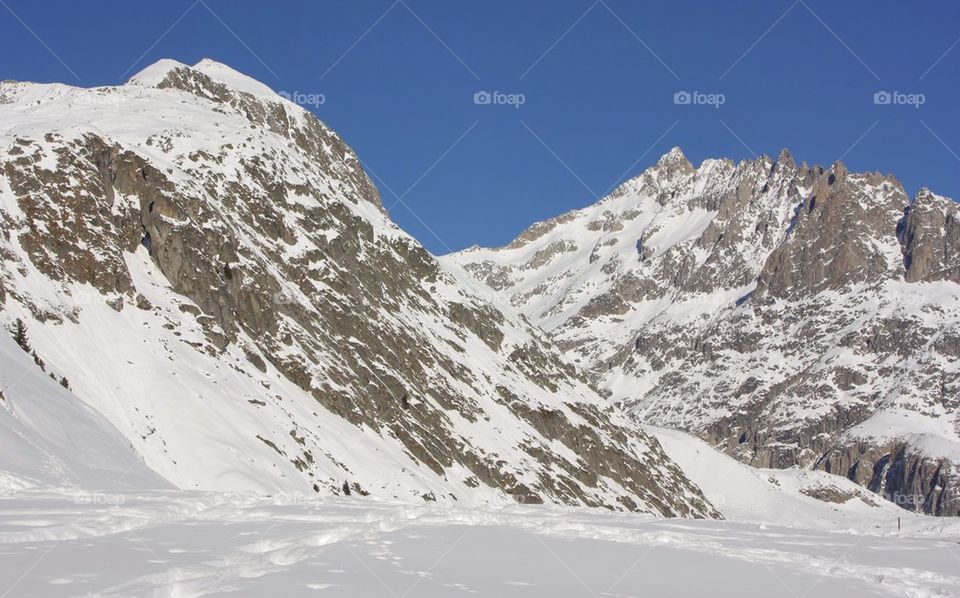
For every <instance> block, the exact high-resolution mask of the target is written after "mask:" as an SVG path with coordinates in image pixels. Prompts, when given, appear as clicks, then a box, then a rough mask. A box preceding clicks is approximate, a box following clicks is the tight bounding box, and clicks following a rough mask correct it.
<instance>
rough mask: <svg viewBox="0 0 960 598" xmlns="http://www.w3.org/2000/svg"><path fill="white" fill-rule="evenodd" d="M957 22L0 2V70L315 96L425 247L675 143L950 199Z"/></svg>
mask: <svg viewBox="0 0 960 598" xmlns="http://www.w3.org/2000/svg"><path fill="white" fill-rule="evenodd" d="M388 9H389V10H388ZM574 23H576V24H575V25H574ZM958 25H960V3H957V2H943V1H916V2H904V1H893V0H879V1H866V0H853V1H849V2H830V1H825V0H803V1H797V2H794V1H793V0H769V1H758V0H743V1H737V2H691V1H687V0H670V1H659V0H657V1H653V0H651V1H639V0H603V1H602V2H594V0H486V1H483V2H479V1H477V2H464V1H454V0H402V1H399V0H397V1H395V0H355V1H351V2H345V1H343V0H320V1H316V2H253V1H245V0H202V1H195V0H185V1H181V0H171V1H165V2H147V1H143V0H138V1H131V0H127V1H119V0H109V1H100V2H76V1H73V0H70V1H66V0H64V1H38V0H2V5H0V79H16V80H30V81H62V82H66V83H73V84H78V85H83V86H97V85H112V84H118V83H121V82H122V81H124V80H125V79H126V78H127V77H128V76H129V75H131V74H133V73H135V72H136V71H138V70H140V69H141V68H143V67H145V66H147V65H148V64H150V63H152V62H153V61H155V60H157V59H159V58H163V57H170V58H175V59H177V60H180V61H182V62H186V63H189V64H192V63H195V62H197V61H198V60H199V59H201V58H203V57H211V58H213V59H215V60H219V61H221V62H224V63H227V64H229V65H230V66H232V67H234V68H236V69H237V70H240V71H242V72H246V73H247V74H250V75H251V76H253V77H255V78H257V79H259V80H261V81H263V82H264V83H266V84H267V85H269V86H271V87H272V88H274V89H276V90H282V91H287V92H301V93H306V94H323V95H324V96H325V99H326V101H325V103H323V104H322V105H320V106H317V107H313V110H314V112H315V113H316V114H317V115H318V116H319V117H320V118H321V119H322V120H324V121H325V122H326V123H327V124H329V125H330V126H331V127H333V128H334V129H335V130H336V131H338V132H339V133H340V134H341V135H342V136H343V137H344V138H345V139H346V140H347V142H348V143H349V144H350V145H351V146H353V147H354V149H355V150H356V151H357V152H358V154H359V155H360V158H361V159H362V160H363V162H364V163H365V165H366V166H367V168H368V170H369V171H371V172H372V173H373V174H374V176H375V181H376V182H377V184H378V186H379V187H380V189H381V191H382V194H383V198H384V203H385V204H386V205H387V206H388V207H390V210H391V214H392V215H393V217H394V219H395V220H396V221H397V222H398V223H399V224H400V225H401V226H402V227H403V228H405V229H406V230H408V231H409V232H410V233H412V234H413V235H414V236H416V237H417V238H419V239H420V240H421V241H422V242H423V243H424V244H425V245H426V246H427V247H428V248H429V249H430V250H431V251H433V252H435V253H445V252H447V251H448V250H458V249H461V248H464V247H467V246H469V245H472V244H480V245H501V244H503V243H506V242H508V241H509V240H511V239H512V238H513V237H515V236H516V235H517V234H518V233H519V232H520V231H522V230H523V229H524V228H526V227H527V226H528V225H529V224H531V223H532V222H534V221H536V220H541V219H544V218H548V217H550V216H554V215H556V214H559V213H561V212H563V211H566V210H569V209H572V208H576V207H582V206H585V205H588V204H590V203H593V202H594V201H595V200H596V199H597V197H599V196H602V195H604V194H605V193H606V192H608V190H609V189H610V188H611V187H613V186H614V185H615V184H616V183H618V182H621V181H623V180H625V179H626V178H629V177H630V176H632V175H635V174H637V173H639V172H641V171H642V170H643V169H644V168H645V167H647V166H649V165H651V164H653V163H655V162H656V160H657V158H658V157H659V156H660V155H661V154H663V153H665V152H666V151H667V150H669V149H670V148H671V147H673V146H675V145H679V146H680V147H682V148H683V150H684V151H685V153H686V154H687V156H688V157H689V158H690V159H691V161H693V162H694V163H695V164H698V163H699V162H700V161H701V160H703V159H704V158H707V157H731V158H734V159H738V160H739V159H743V158H747V157H750V156H752V155H753V154H754V153H757V154H760V153H766V154H770V155H776V153H777V152H778V151H779V150H780V148H782V147H787V148H789V149H790V150H791V151H792V152H793V154H794V156H795V157H796V158H797V160H798V161H800V160H806V161H808V162H810V163H820V164H830V163H832V162H833V161H835V160H836V159H837V158H839V157H840V156H844V158H843V160H844V162H846V163H847V165H848V166H849V167H850V168H851V169H852V170H871V171H872V170H879V171H882V172H892V173H894V174H896V175H897V176H898V177H899V178H900V180H901V181H902V182H903V183H904V185H905V187H906V188H907V190H908V192H909V193H911V194H912V193H914V192H916V190H917V189H918V188H919V187H921V186H927V187H930V188H931V189H933V190H934V191H936V192H938V193H941V194H944V195H949V196H952V197H954V198H960V157H958V155H957V154H958V153H960V101H958V100H960V83H958V73H960V45H957V41H958V39H960V27H958ZM371 27H372V28H371ZM30 30H32V32H31V31H30ZM365 32H366V34H365ZM364 34H365V35H364ZM38 38H39V39H38ZM551 47H552V49H550V48H551ZM751 47H752V49H751ZM951 48H952V49H951ZM548 49H549V51H548ZM748 50H749V51H748ZM948 50H949V51H948ZM945 53H946V54H945ZM938 61H939V62H938ZM534 63H536V65H535V66H533V67H532V68H531V66H532V65H534ZM935 63H936V64H935ZM934 64H935V66H934ZM331 67H332V68H331ZM731 67H732V68H731ZM931 67H932V68H931ZM480 90H486V91H495V90H496V91H501V92H506V93H522V94H524V95H525V99H526V102H525V104H524V105H523V106H521V107H520V108H513V107H510V106H492V105H476V104H474V102H473V96H474V93H475V92H477V91H480ZM679 90H686V91H691V92H692V91H701V92H708V93H722V94H724V95H725V97H726V102H725V104H724V105H723V106H721V107H720V108H718V109H717V108H713V107H710V106H689V105H688V106H684V105H675V104H674V103H673V95H674V93H675V92H677V91H679ZM879 90H887V91H891V92H892V91H901V92H908V93H923V94H925V96H926V102H925V104H924V105H923V106H921V107H920V108H913V107H910V106H892V105H879V106H878V105H875V104H874V103H873V95H874V93H875V92H876V91H879ZM0 126H2V123H0ZM938 138H939V139H938ZM458 140H459V142H458ZM858 140H859V141H858ZM411 187H412V188H411ZM408 189H410V190H409V192H408ZM397 196H400V197H402V201H399V202H398V199H397Z"/></svg>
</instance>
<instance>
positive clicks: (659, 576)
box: [0, 492, 960, 598]
mask: <svg viewBox="0 0 960 598" xmlns="http://www.w3.org/2000/svg"><path fill="white" fill-rule="evenodd" d="M886 524H887V525H888V527H887V529H882V528H875V529H873V530H869V531H867V530H862V531H859V532H854V531H852V530H844V531H842V532H829V531H813V530H804V529H798V528H788V527H777V526H773V525H767V524H757V523H746V522H728V521H707V520H679V519H652V518H647V517H641V516H637V515H631V514H618V513H606V512H602V511H591V510H588V509H563V508H555V507H553V508H551V507H539V506H538V507H532V506H526V507H524V506H515V507H514V506H511V507H504V508H500V509H491V510H480V509H470V510H466V509H455V508H449V507H443V506H441V505H426V506H425V505H414V504H403V503H389V502H377V501H373V500H369V499H365V500H349V499H336V498H326V499H310V498H306V497H294V496H290V497H283V496H278V497H274V498H272V499H271V498H256V497H253V496H250V495H231V494H216V493H187V492H157V493H139V494H129V495H126V494H124V495H91V496H89V497H86V498H84V497H83V495H76V496H74V497H72V498H71V497H67V496H64V495H58V494H54V493H50V492H26V493H20V494H16V495H13V496H9V497H6V498H4V499H2V500H0V563H2V567H0V592H6V593H4V594H0V595H4V596H35V595H43V596H60V595H78V594H81V595H82V594H96V595H104V596H120V595H153V596H199V595H211V594H214V595H223V594H228V593H230V594H234V595H277V596H280V595H282V596H297V595H328V596H394V597H397V598H399V597H401V596H457V595H463V596H471V595H478V596H639V595H683V596H700V595H702V596H706V595H709V596H712V597H721V596H795V597H797V598H799V597H801V596H844V597H845V596H958V595H960V593H958V588H960V543H958V540H960V524H958V522H955V521H952V520H944V519H934V518H918V519H916V520H911V521H910V522H908V527H907V528H905V531H904V532H901V534H902V535H898V533H897V532H896V523H895V521H893V520H889V521H886Z"/></svg>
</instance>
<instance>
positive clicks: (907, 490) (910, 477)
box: [444, 149, 960, 514]
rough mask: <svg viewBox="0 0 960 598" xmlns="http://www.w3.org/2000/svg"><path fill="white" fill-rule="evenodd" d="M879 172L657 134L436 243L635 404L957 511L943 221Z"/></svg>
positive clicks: (953, 268)
mask: <svg viewBox="0 0 960 598" xmlns="http://www.w3.org/2000/svg"><path fill="white" fill-rule="evenodd" d="M958 214H960V212H958V208H957V205H956V204H955V203H954V202H953V201H951V200H949V199H947V198H944V197H940V196H937V195H935V194H933V193H931V192H929V191H927V190H922V191H921V192H920V193H919V194H918V195H917V197H915V198H914V199H912V200H911V199H910V198H909V197H908V196H907V195H906V193H905V192H904V190H903V188H902V186H901V185H900V183H899V182H897V181H896V179H894V178H893V177H892V176H888V175H881V174H878V173H866V174H857V173H850V172H848V171H847V169H846V168H845V167H844V166H843V164H841V163H837V164H834V165H833V166H832V167H830V168H826V169H825V168H821V167H817V166H814V167H809V166H807V165H806V164H805V163H804V164H802V165H799V166H798V165H797V164H796V163H795V162H794V160H793V158H792V157H791V156H790V154H789V153H787V152H786V151H784V152H782V153H781V154H780V156H779V157H778V158H777V159H776V160H773V159H771V158H769V157H766V156H764V157H761V158H759V159H756V160H748V161H744V162H742V163H740V164H735V163H734V162H732V161H730V160H706V161H704V162H703V164H701V165H700V166H699V167H698V168H694V167H693V165H691V164H690V163H689V161H688V160H687V159H686V158H685V157H684V156H683V154H682V152H680V150H679V149H674V150H672V151H671V152H669V153H668V154H666V155H665V156H663V157H662V158H661V159H660V161H659V162H658V163H657V165H655V166H653V167H651V168H650V169H648V170H647V171H646V172H644V173H643V174H641V175H640V176H638V177H636V178H634V179H632V180H630V181H627V182H626V183H624V184H623V185H621V186H620V187H619V188H618V189H617V190H616V191H615V192H614V193H613V194H612V195H611V196H609V197H607V198H605V199H603V200H601V201H600V202H599V203H597V204H595V205H593V206H590V207H587V208H584V209H581V210H577V211H574V212H570V213H567V214H563V215H561V216H558V217H556V218H554V219H552V220H548V221H546V222H542V223H538V224H535V225H533V226H532V227H530V228H529V229H528V230H527V231H526V232H525V233H523V234H522V235H521V236H520V237H518V238H517V239H516V240H515V241H514V242H512V243H511V244H509V245H507V246H505V247H502V248H498V249H482V248H472V249H470V250H467V251H464V252H461V253H458V254H454V255H451V256H448V257H446V258H444V259H445V260H446V261H447V262H448V263H450V264H459V265H461V266H463V267H465V268H466V269H467V270H468V271H469V272H471V273H472V274H473V275H474V276H475V277H476V278H478V279H479V280H482V281H484V282H485V283H486V284H487V285H488V286H489V287H491V288H492V289H494V290H495V291H497V292H498V293H499V294H500V296H501V297H502V298H503V299H504V300H505V301H509V302H510V303H511V304H512V305H513V306H514V307H516V308H518V309H520V310H522V311H523V312H524V313H525V314H526V315H527V316H528V317H530V319H531V320H532V321H534V322H536V323H538V324H540V325H541V326H542V327H543V328H544V329H546V330H547V331H549V332H550V334H551V336H552V337H553V339H554V340H555V341H556V342H557V343H558V344H559V345H560V346H561V347H563V348H564V349H565V350H566V352H567V354H568V356H569V357H570V358H571V359H573V360H574V361H575V362H577V363H578V364H579V365H580V366H582V367H584V368H587V369H588V370H589V371H590V372H591V374H592V376H593V378H594V380H595V382H596V384H597V385H598V386H599V387H600V388H601V389H602V390H603V391H604V392H606V393H607V394H608V395H609V396H610V398H611V399H612V400H613V401H614V402H616V403H622V404H625V405H626V406H627V407H628V408H629V409H630V410H631V411H632V412H633V413H634V414H635V415H636V417H637V418H638V419H639V420H641V421H645V422H649V423H652V424H655V425H660V426H664V427H669V428H674V429H682V430H687V431H690V432H693V433H695V434H697V435H699V436H701V437H702V438H704V439H706V440H708V441H709V442H710V443H711V444H713V445H715V446H718V447H719V448H721V449H722V450H724V451H727V452H729V453H730V454H732V455H735V456H736V457H737V458H739V459H741V460H743V461H745V462H748V463H751V464H754V465H757V466H759V467H789V466H792V465H795V464H801V465H808V466H817V467H819V468H822V469H825V470H827V471H831V472H834V473H840V474H842V475H847V476H849V477H850V478H851V479H854V480H855V481H857V482H858V483H860V484H862V485H864V486H868V487H870V488H871V489H874V490H876V491H879V492H881V493H883V494H884V495H885V496H887V497H889V498H893V499H895V500H896V501H897V502H899V503H901V504H903V505H904V506H907V507H909V508H915V509H923V510H925V511H928V512H934V513H950V514H960V486H958V483H960V479H958V478H960V476H958V472H957V470H956V464H957V463H958V462H960V459H957V456H958V454H960V284H958V283H960V217H958Z"/></svg>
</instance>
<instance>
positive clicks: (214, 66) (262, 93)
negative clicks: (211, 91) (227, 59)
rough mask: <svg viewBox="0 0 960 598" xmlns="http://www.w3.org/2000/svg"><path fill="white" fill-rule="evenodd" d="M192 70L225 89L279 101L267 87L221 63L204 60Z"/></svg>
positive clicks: (274, 93)
mask: <svg viewBox="0 0 960 598" xmlns="http://www.w3.org/2000/svg"><path fill="white" fill-rule="evenodd" d="M193 70H195V71H199V72H201V73H203V74H204V75H206V76H208V77H210V78H211V79H213V80H214V81H216V82H218V83H223V84H224V85H226V86H227V87H230V88H232V89H235V90H237V91H244V92H246V93H249V94H251V95H254V96H257V97H258V98H264V99H270V100H278V99H279V98H278V97H277V93H276V92H275V91H273V90H272V89H270V88H269V87H268V86H266V85H264V84H263V83H261V82H260V81H257V80H256V79H254V78H253V77H251V76H249V75H245V74H243V73H241V72H240V71H237V70H235V69H232V68H230V67H229V66H227V65H225V64H223V63H222V62H217V61H216V60H213V59H210V58H204V59H203V60H201V61H200V62H198V63H197V64H195V65H193Z"/></svg>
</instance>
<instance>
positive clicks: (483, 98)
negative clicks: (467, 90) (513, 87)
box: [473, 91, 493, 105]
mask: <svg viewBox="0 0 960 598" xmlns="http://www.w3.org/2000/svg"><path fill="white" fill-rule="evenodd" d="M492 100H493V97H492V96H491V95H490V92H489V91H478V92H477V93H475V94H473V103H474V104H478V105H486V104H489V103H490V102H491V101H492Z"/></svg>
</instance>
